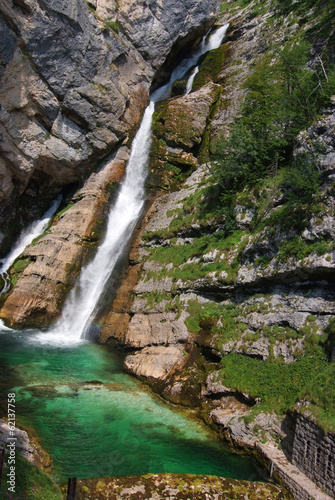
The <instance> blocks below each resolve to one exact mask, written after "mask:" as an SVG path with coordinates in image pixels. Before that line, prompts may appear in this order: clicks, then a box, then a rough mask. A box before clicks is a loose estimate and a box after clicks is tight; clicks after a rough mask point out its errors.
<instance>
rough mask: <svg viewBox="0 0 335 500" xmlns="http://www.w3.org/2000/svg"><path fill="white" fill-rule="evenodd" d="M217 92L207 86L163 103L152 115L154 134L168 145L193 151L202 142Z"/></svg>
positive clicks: (218, 90)
mask: <svg viewBox="0 0 335 500" xmlns="http://www.w3.org/2000/svg"><path fill="white" fill-rule="evenodd" d="M220 92H221V88H220V87H219V86H217V85H215V84H213V83H209V84H208V85H205V86H204V87H202V88H201V89H199V91H198V92H197V93H192V94H189V95H187V96H183V97H179V98H176V99H170V100H168V101H164V102H163V103H161V104H160V105H158V106H157V111H156V113H155V115H154V121H153V132H154V135H155V136H156V137H157V138H158V139H164V141H165V142H166V143H167V144H168V145H169V146H172V147H180V148H183V149H184V150H186V151H190V150H192V149H194V148H195V147H196V146H198V145H199V144H200V143H201V140H202V136H203V133H204V131H205V129H206V126H207V119H208V117H209V115H210V111H211V107H212V105H213V103H214V102H215V101H216V100H217V99H218V97H219V95H220Z"/></svg>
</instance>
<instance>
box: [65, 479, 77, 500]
mask: <svg viewBox="0 0 335 500" xmlns="http://www.w3.org/2000/svg"><path fill="white" fill-rule="evenodd" d="M76 488H77V478H76V477H69V482H68V485H67V500H74V498H75V495H76Z"/></svg>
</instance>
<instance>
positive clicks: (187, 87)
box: [185, 66, 199, 95]
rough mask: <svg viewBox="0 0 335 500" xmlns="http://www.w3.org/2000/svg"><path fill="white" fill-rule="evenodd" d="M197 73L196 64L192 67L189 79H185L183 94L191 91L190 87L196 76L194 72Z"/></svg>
mask: <svg viewBox="0 0 335 500" xmlns="http://www.w3.org/2000/svg"><path fill="white" fill-rule="evenodd" d="M197 73H199V66H196V67H195V68H194V70H193V71H192V73H191V75H190V77H189V79H188V80H187V85H186V92H185V95H188V94H190V93H191V91H192V87H193V82H194V78H195V77H196V74H197Z"/></svg>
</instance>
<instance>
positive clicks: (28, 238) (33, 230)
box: [0, 195, 62, 295]
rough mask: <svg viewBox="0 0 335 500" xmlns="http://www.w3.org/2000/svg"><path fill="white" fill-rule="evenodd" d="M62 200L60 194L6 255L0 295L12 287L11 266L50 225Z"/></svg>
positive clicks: (2, 269) (0, 273) (2, 267)
mask: <svg viewBox="0 0 335 500" xmlns="http://www.w3.org/2000/svg"><path fill="white" fill-rule="evenodd" d="M61 201H62V196H61V195H59V196H58V197H57V198H56V199H55V200H54V201H53V202H52V203H51V205H50V207H49V208H48V210H47V211H46V212H45V213H44V214H43V215H42V217H41V219H39V220H37V221H35V222H32V223H31V224H30V225H29V226H28V227H27V228H26V229H24V230H23V231H22V233H21V234H20V236H19V238H18V240H17V241H16V243H15V244H14V247H13V248H12V250H11V251H10V252H9V254H8V255H7V256H6V257H5V259H4V261H3V263H2V265H1V267H0V275H2V278H3V280H4V282H5V285H4V287H3V288H2V290H1V292H0V295H1V294H3V293H6V292H7V291H8V290H9V288H10V284H11V282H10V278H9V276H8V273H7V271H8V269H9V268H10V267H11V265H12V264H13V262H14V261H15V259H17V257H19V255H21V253H22V252H23V250H24V249H25V248H26V246H28V245H30V243H31V242H32V241H33V240H34V239H35V238H37V237H38V236H40V235H41V234H42V233H43V232H44V231H45V230H46V228H47V227H48V224H49V222H50V219H51V217H52V216H53V215H54V214H55V212H56V210H57V209H58V207H59V205H60V202H61Z"/></svg>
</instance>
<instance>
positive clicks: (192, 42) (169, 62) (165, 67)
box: [150, 19, 215, 92]
mask: <svg viewBox="0 0 335 500" xmlns="http://www.w3.org/2000/svg"><path fill="white" fill-rule="evenodd" d="M214 22H215V19H211V20H210V21H207V22H206V23H205V24H203V25H202V26H200V27H198V28H196V29H195V30H193V31H191V32H190V33H188V34H187V35H186V36H184V37H182V38H179V39H178V40H176V41H175V43H174V44H173V46H172V48H171V50H170V53H169V54H168V56H167V57H166V59H165V62H164V63H163V64H162V65H161V67H160V68H159V69H158V70H157V71H156V73H155V75H154V78H153V81H152V85H151V89H150V91H151V92H153V91H155V90H156V89H157V88H158V87H160V86H161V85H163V84H164V83H166V82H168V81H169V78H170V75H171V73H172V71H173V69H174V68H175V67H176V66H177V65H178V64H179V63H180V62H181V61H182V60H183V59H185V58H187V57H190V55H191V53H192V52H195V51H196V50H197V49H198V48H199V46H200V43H201V41H202V38H203V37H204V35H205V34H206V33H207V32H208V31H209V29H210V28H211V27H212V26H213V25H214ZM190 47H192V48H193V50H192V52H190Z"/></svg>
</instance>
